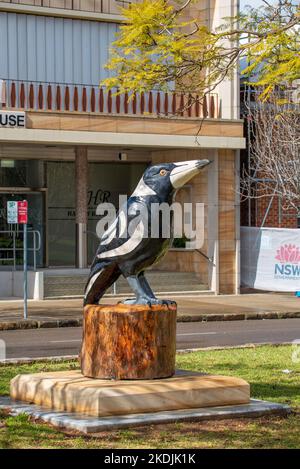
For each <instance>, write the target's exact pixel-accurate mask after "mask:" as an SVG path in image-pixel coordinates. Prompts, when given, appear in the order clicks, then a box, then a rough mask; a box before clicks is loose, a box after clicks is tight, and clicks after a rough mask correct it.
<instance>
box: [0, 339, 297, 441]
mask: <svg viewBox="0 0 300 469" xmlns="http://www.w3.org/2000/svg"><path fill="white" fill-rule="evenodd" d="M292 353H293V348H292V347H291V346H279V347H269V346H266V347H257V348H249V349H230V350H229V349H227V350H213V351H201V352H195V353H190V354H183V355H178V356H177V366H178V368H182V369H188V370H193V371H203V372H206V373H216V374H224V375H234V376H239V377H241V378H244V379H246V380H247V381H248V382H249V383H250V384H251V396H252V397H254V398H259V399H266V400H270V401H276V402H281V403H286V404H290V405H291V406H292V408H293V410H294V413H293V414H292V415H290V416H289V417H287V418H283V417H262V418H258V419H232V420H223V421H215V422H197V421H195V422H179V423H174V424H168V425H166V424H164V425H149V426H144V427H138V428H135V429H132V428H131V429H128V430H113V431H109V432H101V433H99V434H97V435H90V436H81V435H79V434H76V432H62V431H57V430H56V429H55V428H53V427H51V426H49V425H46V424H41V423H33V422H32V421H31V420H30V419H29V418H28V417H26V416H25V415H21V416H18V417H10V416H8V415H5V414H3V413H2V414H0V448H111V449H114V448H299V447H300V363H294V362H293V361H292ZM298 355H299V358H300V353H299V354H298ZM76 367H77V363H75V362H64V363H36V364H33V365H20V366H12V365H3V366H0V394H2V395H4V394H6V395H7V394H9V381H10V379H11V378H13V377H14V376H15V375H16V374H19V373H34V372H39V371H51V370H65V369H74V368H76ZM283 370H289V371H290V373H283Z"/></svg>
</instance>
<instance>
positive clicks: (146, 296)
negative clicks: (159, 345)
mask: <svg viewBox="0 0 300 469" xmlns="http://www.w3.org/2000/svg"><path fill="white" fill-rule="evenodd" d="M209 163H210V161H209V160H194V161H183V162H180V163H162V164H158V165H155V166H150V167H149V168H147V169H146V171H145V173H144V175H143V177H142V179H141V180H140V182H139V184H138V186H137V187H136V189H135V191H134V192H133V194H132V195H131V196H130V197H129V199H128V201H127V204H126V205H125V206H124V207H122V208H121V209H120V211H119V213H118V215H117V217H116V219H115V220H114V222H113V223H112V224H111V225H110V226H109V227H108V229H107V230H106V231H105V233H104V234H103V236H102V238H101V240H100V244H99V247H98V250H97V252H96V256H95V258H94V261H93V263H92V266H91V271H90V275H89V278H88V281H87V284H86V288H85V296H84V304H85V305H87V304H98V303H99V300H100V299H101V297H102V296H103V295H104V293H105V292H106V290H107V289H108V288H109V287H110V286H111V285H113V283H114V282H116V280H117V279H118V278H119V276H120V275H123V276H124V277H125V278H126V279H127V281H128V283H129V286H130V287H131V289H132V290H133V292H134V294H135V298H134V299H128V300H125V301H124V303H125V304H148V305H155V304H165V303H166V301H165V300H159V299H158V298H156V297H155V295H154V293H153V291H152V290H151V287H150V285H149V284H148V282H147V280H146V278H145V276H144V271H145V270H146V269H147V268H149V267H151V266H152V265H154V264H156V263H157V262H158V261H159V260H161V258H162V257H163V256H164V255H165V254H166V253H167V251H168V249H169V247H170V245H171V244H172V242H173V212H172V211H171V212H170V220H169V221H167V220H164V219H163V218H162V217H161V216H159V212H155V211H153V210H152V208H153V207H154V206H155V207H159V206H160V205H161V204H168V205H169V206H170V205H171V204H172V202H173V200H174V197H175V194H176V191H177V190H178V189H180V188H181V187H182V186H184V184H185V183H186V182H188V181H189V180H190V179H191V178H192V177H194V176H195V175H196V174H198V173H199V172H200V171H201V169H203V168H204V167H205V166H207V165H208V164H209ZM153 213H157V216H153ZM160 213H161V212H160ZM163 223H165V224H168V223H169V228H170V229H169V233H167V234H166V232H165V231H166V230H164V229H163V226H162V224H163ZM153 224H155V226H153ZM153 228H155V229H153ZM153 231H155V233H156V236H151V234H153ZM167 231H168V230H167ZM167 303H168V302H167Z"/></svg>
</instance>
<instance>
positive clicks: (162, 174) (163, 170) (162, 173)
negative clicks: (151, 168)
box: [159, 169, 167, 176]
mask: <svg viewBox="0 0 300 469" xmlns="http://www.w3.org/2000/svg"><path fill="white" fill-rule="evenodd" d="M159 174H160V175H161V176H165V175H166V174H167V170H166V169H161V170H160V172H159Z"/></svg>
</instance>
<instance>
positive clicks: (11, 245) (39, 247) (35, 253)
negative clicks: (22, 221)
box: [0, 187, 46, 270]
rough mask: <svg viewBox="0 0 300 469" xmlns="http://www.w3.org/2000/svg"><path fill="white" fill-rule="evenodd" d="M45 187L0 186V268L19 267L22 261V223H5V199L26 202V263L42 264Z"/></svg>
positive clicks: (32, 265)
mask: <svg viewBox="0 0 300 469" xmlns="http://www.w3.org/2000/svg"><path fill="white" fill-rule="evenodd" d="M45 197H46V191H45V190H38V191H33V190H30V189H28V190H27V189H24V187H22V188H9V189H3V188H1V189H0V269H2V270H6V269H7V270H11V269H12V268H15V269H18V268H19V269H21V268H22V265H23V225H17V224H8V223H7V202H8V201H9V200H12V201H20V200H27V202H28V265H29V266H31V267H32V268H34V267H36V268H38V267H40V268H41V267H45V265H46V250H45V246H46V225H45V206H46V204H45Z"/></svg>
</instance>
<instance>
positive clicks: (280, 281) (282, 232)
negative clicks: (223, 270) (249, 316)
mask: <svg viewBox="0 0 300 469" xmlns="http://www.w3.org/2000/svg"><path fill="white" fill-rule="evenodd" d="M241 284H242V286H246V287H250V288H255V289H258V290H269V291H281V292H296V291H299V290H300V230H299V229H282V228H248V227H242V228H241Z"/></svg>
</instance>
